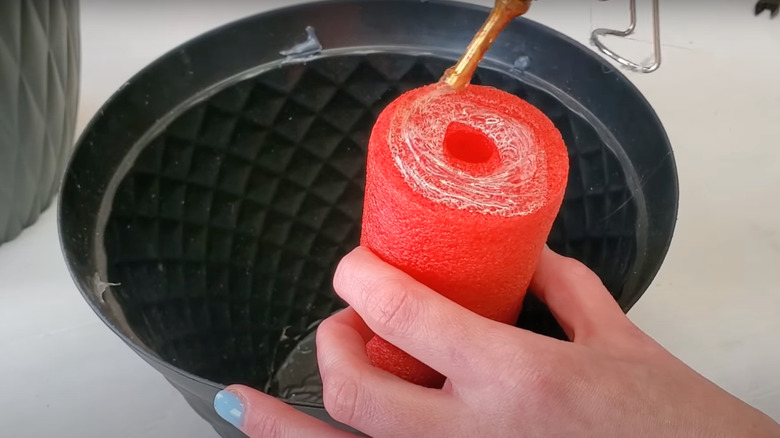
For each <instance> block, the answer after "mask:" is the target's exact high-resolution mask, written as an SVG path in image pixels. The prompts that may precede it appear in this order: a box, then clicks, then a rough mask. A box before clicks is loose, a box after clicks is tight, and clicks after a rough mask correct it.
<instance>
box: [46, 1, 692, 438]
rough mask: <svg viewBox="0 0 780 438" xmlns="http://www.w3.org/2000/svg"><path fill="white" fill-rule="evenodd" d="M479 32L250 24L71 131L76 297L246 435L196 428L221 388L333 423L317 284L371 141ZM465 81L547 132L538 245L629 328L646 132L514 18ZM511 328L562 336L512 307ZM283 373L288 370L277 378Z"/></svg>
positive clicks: (642, 226)
mask: <svg viewBox="0 0 780 438" xmlns="http://www.w3.org/2000/svg"><path fill="white" fill-rule="evenodd" d="M486 14H487V10H486V9H484V8H480V7H474V6H466V5H463V4H458V3H451V2H440V1H429V2H420V1H417V0H414V1H411V0H410V1H404V0H384V1H365V0H342V1H334V2H327V3H314V4H308V5H302V6H296V7H291V8H286V9H282V10H277V11H273V12H269V13H265V14H260V15H257V16H253V17H250V18H247V19H245V20H242V21H239V22H236V23H233V24H230V25H228V26H225V27H222V28H220V29H217V30H215V31H212V32H209V33H208V34H206V35H204V36H201V37H199V38H197V39H195V40H193V41H191V42H188V43H187V44H185V45H183V46H181V47H179V48H177V49H176V50H174V51H172V52H170V53H168V54H167V55H165V56H163V57H162V58H161V59H159V60H157V61H156V62H155V63H153V64H152V65H150V66H149V67H147V68H146V69H144V70H143V71H142V72H140V73H139V74H138V75H137V76H135V77H134V78H133V79H132V80H131V81H129V83H128V84H127V85H126V86H125V87H124V88H122V89H121V90H120V91H118V92H117V93H116V94H115V95H114V96H113V97H112V98H111V100H110V101H109V102H108V103H107V104H106V105H105V106H104V107H103V109H102V110H101V111H100V112H99V115H98V116H97V117H96V118H95V119H94V120H93V121H92V122H91V124H90V125H89V126H88V128H87V129H86V131H85V133H84V135H83V136H82V138H81V139H80V141H79V143H78V147H77V150H76V152H75V154H74V157H73V160H72V162H71V164H70V167H69V170H68V172H67V175H66V178H65V182H64V186H63V192H62V199H61V205H60V233H61V239H62V245H63V249H64V253H65V256H66V258H67V261H68V265H69V267H70V269H71V271H72V273H73V277H74V279H75V281H76V283H77V284H78V286H79V288H80V289H81V291H82V293H83V295H84V297H85V299H86V300H87V301H88V302H89V303H90V305H91V306H92V307H93V308H94V310H95V312H97V314H98V315H99V316H100V317H101V318H102V319H103V320H104V321H105V322H106V324H107V325H108V326H109V327H111V329H112V330H114V331H115V332H116V333H117V334H118V335H119V336H120V337H121V338H122V339H123V340H125V342H127V343H128V345H130V346H131V347H132V348H133V349H134V350H135V351H136V352H138V354H140V355H141V356H142V357H143V358H144V359H145V360H147V361H148V362H149V363H150V364H151V365H152V366H154V367H155V368H156V369H157V370H159V371H160V372H161V373H162V374H163V375H165V377H166V378H167V379H168V380H169V381H170V382H171V383H172V384H173V385H174V386H176V388H177V389H179V391H180V392H181V393H182V394H183V395H184V397H185V398H186V399H187V401H188V402H189V403H190V404H191V405H192V407H193V408H194V409H195V410H196V411H198V413H200V415H202V416H203V417H204V418H205V419H207V420H208V421H209V422H210V423H211V424H212V425H213V426H214V428H215V429H216V430H217V431H218V432H219V433H220V434H221V435H222V436H224V437H232V436H242V435H241V434H240V433H239V432H238V431H236V430H235V429H234V428H232V426H230V425H228V424H227V423H225V422H223V421H222V420H220V419H219V418H218V417H217V416H216V414H214V413H213V409H212V400H213V397H214V395H215V394H216V392H217V391H218V390H219V389H220V388H221V387H223V386H224V385H225V384H229V383H245V384H249V385H252V386H254V387H256V388H259V389H261V390H265V391H267V392H269V393H271V394H274V395H276V396H279V397H280V398H283V399H285V400H286V401H288V402H289V403H291V404H292V405H294V406H296V407H297V408H298V409H301V410H302V411H305V412H308V413H310V414H312V415H315V416H318V417H320V418H325V419H327V420H328V421H332V420H329V419H328V417H327V414H326V413H325V411H324V409H322V406H321V404H319V403H317V400H316V399H317V397H316V396H317V394H316V391H317V388H316V368H313V357H314V355H312V354H308V355H307V354H305V353H306V351H304V350H305V349H302V348H298V349H296V346H298V344H299V343H300V342H301V340H303V339H311V333H312V332H313V330H315V328H316V325H317V323H318V322H319V321H321V320H322V319H323V318H325V317H327V316H328V315H330V314H331V313H332V312H333V311H335V310H337V309H339V308H340V307H342V305H343V304H342V303H341V302H340V301H339V300H338V299H337V298H336V296H335V295H334V294H333V292H332V290H331V286H330V284H331V277H332V273H333V270H334V269H335V266H336V264H337V262H338V261H339V259H340V257H341V256H343V255H344V254H345V253H346V252H348V251H349V250H350V249H352V248H353V247H355V246H356V245H357V242H358V238H359V233H360V218H361V209H362V196H363V178H364V160H365V156H364V154H365V147H366V143H367V138H368V134H369V131H370V128H371V127H372V124H373V121H374V119H375V117H376V116H377V115H378V113H379V111H380V110H381V109H382V108H383V107H384V106H385V105H386V104H387V103H388V102H390V101H391V100H392V99H393V98H394V97H396V96H398V95H399V94H400V93H401V92H403V91H405V90H408V89H410V88H413V87H417V86H420V85H423V84H427V83H430V82H433V81H435V80H437V79H438V78H439V77H440V75H441V73H442V72H443V70H444V69H445V68H447V67H448V66H450V65H452V63H453V62H454V61H455V60H456V59H457V57H458V56H459V54H460V53H461V52H462V51H463V49H464V47H465V46H466V45H467V43H468V42H469V40H470V38H471V37H472V36H473V32H474V31H475V30H476V29H477V28H478V27H479V26H480V25H481V23H482V22H483V21H484V19H485V17H486ZM307 27H310V32H312V35H314V34H316V36H317V37H318V39H319V42H320V43H321V45H322V47H323V49H322V50H317V48H318V45H317V44H316V41H309V43H308V44H305V45H303V46H298V47H296V49H302V50H293V52H294V53H295V54H294V55H293V56H289V52H288V50H289V49H291V48H292V47H293V46H295V45H296V44H298V43H301V42H303V41H304V40H305V38H306V36H307V33H306V29H307ZM310 49H314V50H313V51H309V50H310ZM281 52H285V53H287V54H288V56H285V55H282V54H281ZM476 82H478V83H482V84H489V85H493V86H495V87H498V88H501V89H504V90H507V91H510V92H513V93H516V94H518V95H519V96H521V97H523V98H524V99H526V100H528V101H530V102H531V103H533V104H535V105H536V106H538V107H539V108H540V109H541V110H543V111H544V112H545V113H546V114H547V115H548V116H549V117H550V118H551V119H552V120H553V121H554V122H555V123H556V125H557V126H558V128H559V129H560V130H561V132H562V133H563V136H564V139H565V141H566V143H567V145H568V147H569V150H570V155H571V175H570V179H569V187H568V190H567V193H566V200H565V203H564V205H563V208H562V211H561V214H560V216H559V218H558V220H557V222H556V224H555V226H554V230H553V232H552V235H551V236H550V241H549V243H550V246H551V247H552V248H553V249H555V250H558V251H559V252H562V253H564V254H567V255H570V256H573V257H576V258H578V259H580V260H582V261H583V262H585V263H586V264H587V265H588V266H590V267H591V268H593V269H594V270H595V271H596V272H597V273H598V274H599V275H600V276H601V278H602V279H603V280H604V282H605V284H606V285H607V286H608V288H609V290H610V291H611V292H612V293H613V295H614V296H615V298H616V299H617V300H618V302H619V303H620V304H621V306H622V307H623V309H624V310H626V311H627V310H628V309H629V308H630V307H631V306H632V305H633V304H634V303H635V302H636V300H637V299H639V297H640V296H641V295H642V293H643V292H644V291H645V290H646V289H647V287H648V285H649V284H650V282H651V280H652V279H653V277H654V276H655V274H656V272H657V270H658V269H659V267H660V265H661V263H662V261H663V259H664V256H665V254H666V251H667V248H668V246H669V243H670V240H671V238H672V232H673V228H674V223H675V217H676V212H677V198H678V192H677V176H676V170H675V164H674V159H673V155H672V151H671V147H670V145H669V141H668V139H667V137H666V134H665V132H664V130H663V128H662V126H661V124H660V122H659V120H658V118H657V117H656V115H655V113H654V112H653V110H652V109H651V108H650V106H649V105H648V103H647V102H646V101H645V99H644V98H643V97H642V96H641V95H640V93H639V92H638V91H637V90H636V88H634V87H633V86H632V85H631V84H630V83H629V81H628V80H627V79H626V78H625V77H624V76H623V75H622V74H620V73H619V72H618V71H616V70H615V69H614V68H613V67H612V66H610V65H609V64H608V63H607V62H605V61H604V60H602V59H601V58H599V57H598V56H597V55H596V54H594V53H592V52H591V51H590V50H589V49H587V48H585V47H582V46H581V45H579V44H577V43H575V42H573V41H572V40H570V39H568V38H566V37H564V36H563V35H560V34H558V33H556V32H554V31H552V30H550V29H548V28H546V27H543V26H540V25H538V24H536V23H533V22H532V21H529V20H525V19H521V20H516V21H515V22H513V23H512V24H511V25H510V26H509V27H508V28H507V30H506V31H505V32H504V33H503V34H502V35H501V37H500V38H499V39H498V41H497V42H496V44H495V45H494V48H493V49H492V50H491V51H490V52H489V54H488V58H487V59H486V61H485V62H484V63H483V66H482V68H481V69H480V70H479V72H478V74H477V77H476ZM518 324H519V325H521V326H523V327H528V328H531V329H532V330H535V331H537V332H540V333H544V334H547V335H550V336H556V337H561V336H563V335H562V332H561V330H560V327H558V325H557V324H556V323H555V321H554V320H553V318H552V317H551V315H550V314H549V312H548V311H547V310H546V309H545V308H544V307H543V306H542V305H540V304H539V303H538V302H535V301H531V300H530V299H529V302H528V303H527V306H526V307H525V310H524V312H523V315H522V316H521V319H520V321H518ZM307 336H308V338H307ZM291 354H294V355H299V356H298V357H299V361H298V362H297V363H298V365H297V367H296V366H294V367H292V368H293V369H290V368H289V367H287V368H284V367H282V365H283V363H284V362H285V360H287V358H288V357H289V356H290V355H291ZM280 367H282V368H283V370H282V371H280ZM307 379H311V380H307ZM296 380H298V381H297V382H296ZM290 381H292V386H298V387H301V388H303V389H302V390H301V391H297V392H296V391H294V390H293V391H291V390H290ZM307 385H308V386H310V388H308V389H309V390H310V391H309V392H312V391H313V392H314V394H305V392H306V391H305V390H306V389H307V388H306V387H307ZM301 388H298V389H301ZM312 388H313V389H312ZM293 389H295V388H293Z"/></svg>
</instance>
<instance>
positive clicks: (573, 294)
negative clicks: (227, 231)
mask: <svg viewBox="0 0 780 438" xmlns="http://www.w3.org/2000/svg"><path fill="white" fill-rule="evenodd" d="M334 285H335V289H336V292H337V293H338V294H339V295H340V296H341V297H342V298H343V299H344V300H345V301H347V303H349V305H350V307H349V308H347V309H345V310H343V311H341V312H339V313H337V314H336V315H334V316H332V317H330V318H328V319H327V320H325V321H323V323H322V324H321V325H320V327H319V329H318V331H317V355H318V362H319V367H320V373H321V375H322V380H323V397H324V402H325V408H326V410H327V411H328V413H329V414H330V415H331V416H332V417H333V418H334V419H335V420H337V421H339V422H341V423H344V424H347V425H349V426H351V427H353V428H355V429H357V430H360V431H362V432H364V433H366V434H368V435H370V436H373V437H375V438H382V437H405V436H408V437H423V436H424V437H480V436H485V437H559V436H560V437H575V436H576V437H626V436H631V437H736V436H739V437H780V426H778V424H777V423H775V422H774V421H772V420H771V419H770V418H769V417H767V416H766V415H764V414H762V413H761V412H759V411H757V410H755V409H753V408H752V407H750V406H748V405H747V404H745V403H743V402H742V401H740V400H738V399H737V398H735V397H733V396H731V395H729V394H728V393H726V392H725V391H723V390H722V389H720V388H718V387H717V386H716V385H714V384H713V383H711V382H710V381H708V380H706V379H705V378H703V377H702V376H700V375H699V374H697V373H696V372H694V371H693V370H692V369H690V368H689V367H687V366H686V365H685V364H683V363H682V362H681V361H679V360H678V359H676V358H675V357H674V356H672V355H671V354H670V353H669V352H667V351H666V350H664V349H663V348H662V347H661V346H660V345H659V344H657V343H656V342H654V341H653V340H652V339H651V338H650V337H648V336H647V335H645V334H644V333H643V332H641V331H640V330H639V329H638V328H637V327H636V326H635V325H634V324H632V323H631V321H630V320H629V319H628V318H627V317H626V316H625V315H624V314H623V312H622V311H621V309H620V308H619V307H618V305H617V303H616V302H615V301H614V299H613V298H612V297H611V296H610V295H609V293H608V292H607V290H606V289H605V288H604V286H603V285H602V284H601V282H600V280H599V279H598V277H597V276H596V275H595V274H594V273H592V272H591V271H590V270H588V269H587V268H586V267H584V266H583V265H582V264H580V263H578V262H576V261H574V260H571V259H568V258H565V257H562V256H559V255H557V254H555V253H554V252H552V251H550V250H545V252H544V254H543V255H542V258H541V261H540V264H539V268H538V270H537V272H536V274H535V277H534V279H533V281H532V284H531V291H532V292H533V293H535V294H536V295H537V296H538V297H539V298H540V299H541V300H542V301H544V302H545V303H546V304H547V306H548V307H549V308H550V310H551V311H552V313H553V314H554V315H555V317H556V319H557V320H558V321H559V323H560V324H561V326H562V327H563V328H564V330H565V331H566V333H567V335H568V337H569V339H571V340H572V342H565V341H559V340H556V339H552V338H549V337H545V336H541V335H538V334H535V333H532V332H529V331H525V330H522V329H519V328H515V327H512V326H509V325H506V324H501V323H497V322H495V321H491V320H488V319H486V318H483V317H480V316H478V315H476V314H474V313H472V312H470V311H468V310H466V309H464V308H462V307H460V306H458V305H457V304H455V303H453V302H452V301H449V300H447V299H445V298H444V297H442V296H441V295H439V294H437V293H435V292H434V291H432V290H430V289H428V288H427V287H425V286H423V285H422V284H420V283H418V282H416V281H415V280H413V279H412V278H411V277H409V276H407V275H406V274H404V273H402V272H400V271H398V270H396V269H394V268H393V267H391V266H389V265H387V264H385V263H384V262H382V261H381V260H379V259H378V258H377V257H376V256H374V255H373V254H372V253H371V252H370V251H368V250H366V249H364V248H358V249H356V250H355V251H353V252H352V253H351V254H349V255H348V256H347V257H345V258H344V260H343V261H342V263H341V265H340V266H339V269H338V270H337V273H336V276H335V280H334ZM374 333H376V334H377V335H379V336H381V337H382V338H384V339H386V340H388V341H389V342H391V343H393V344H395V345H397V346H398V347H400V348H401V349H403V350H405V351H407V352H408V353H410V354H411V355H412V356H415V357H416V358H418V359H420V360H421V361H423V362H424V363H426V364H428V365H429V366H431V367H432V368H434V369H436V370H437V371H439V372H441V373H442V374H444V375H445V376H447V378H448V379H447V382H446V384H445V385H444V388H442V389H429V388H423V387H420V386H416V385H413V384H411V383H408V382H406V381H404V380H401V379H400V378H397V377H396V376H394V375H392V374H390V373H388V372H385V371H383V370H380V369H378V368H375V367H372V366H371V365H370V363H369V360H368V358H367V356H366V352H365V344H366V342H367V341H368V340H369V339H370V338H371V336H372V335H373V334H374ZM227 391H228V392H223V393H221V395H219V396H218V397H217V400H216V401H215V407H217V411H218V412H220V413H223V412H229V411H230V410H231V409H230V408H235V409H233V411H234V413H233V415H230V414H226V415H223V416H225V417H226V418H228V419H232V421H233V423H234V424H236V425H237V426H238V427H240V428H241V430H243V431H244V432H245V433H246V434H247V435H249V436H250V437H252V438H260V437H263V438H266V437H270V438H282V437H285V438H299V437H300V438H303V437H324V438H347V437H355V435H353V434H350V433H348V432H345V431H342V430H339V429H336V428H335V427H333V426H330V425H327V424H325V423H322V422H320V421H319V420H316V419H314V418H312V417H309V416H307V415H305V414H303V413H300V412H298V411H296V410H295V409H293V408H292V407H290V406H288V405H286V404H284V403H281V402H280V401H278V400H276V399H274V398H273V397H270V396H268V395H265V394H262V393H260V392H258V391H255V390H253V389H250V388H247V387H243V386H233V387H229V388H227Z"/></svg>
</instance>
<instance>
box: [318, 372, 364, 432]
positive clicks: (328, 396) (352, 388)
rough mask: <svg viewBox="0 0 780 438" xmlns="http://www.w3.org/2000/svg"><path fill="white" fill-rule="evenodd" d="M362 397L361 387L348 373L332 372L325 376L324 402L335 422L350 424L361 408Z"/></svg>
mask: <svg viewBox="0 0 780 438" xmlns="http://www.w3.org/2000/svg"><path fill="white" fill-rule="evenodd" d="M360 396H361V389H360V385H359V384H358V382H357V381H356V380H355V379H353V378H351V377H349V376H347V375H346V373H343V372H339V371H335V370H331V372H329V373H327V374H326V375H323V390H322V401H323V405H324V406H325V410H326V411H328V414H329V415H330V416H331V417H332V418H333V419H334V420H336V421H338V422H340V423H344V424H350V423H351V422H352V421H353V419H354V418H355V416H356V413H357V409H358V406H360Z"/></svg>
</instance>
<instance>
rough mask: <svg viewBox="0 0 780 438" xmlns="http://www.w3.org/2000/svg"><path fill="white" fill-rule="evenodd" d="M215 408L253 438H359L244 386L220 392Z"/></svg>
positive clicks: (215, 401) (230, 387) (215, 399)
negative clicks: (314, 437)
mask: <svg viewBox="0 0 780 438" xmlns="http://www.w3.org/2000/svg"><path fill="white" fill-rule="evenodd" d="M214 409H215V410H216V411H217V413H218V414H219V415H220V417H222V418H223V419H225V420H227V421H228V422H230V423H231V424H233V425H234V426H236V427H237V428H239V429H240V430H241V431H242V432H244V433H245V434H246V435H248V436H249V437H250V438H310V437H313V436H316V437H322V438H356V435H353V434H351V433H349V432H345V431H343V430H339V429H336V428H335V427H333V426H331V425H329V424H326V423H323V422H322V421H319V420H317V419H315V418H313V417H311V416H309V415H306V414H304V413H303V412H299V411H297V410H295V409H294V408H293V407H292V406H289V405H287V404H286V403H284V402H282V401H280V400H277V399H275V398H274V397H271V396H270V395H267V394H264V393H262V392H260V391H257V390H254V389H252V388H249V387H247V386H243V385H233V386H229V387H227V388H226V389H225V390H224V391H220V392H219V393H218V394H217V396H216V398H214Z"/></svg>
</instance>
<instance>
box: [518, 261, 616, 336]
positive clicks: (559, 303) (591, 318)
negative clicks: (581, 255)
mask: <svg viewBox="0 0 780 438" xmlns="http://www.w3.org/2000/svg"><path fill="white" fill-rule="evenodd" d="M531 291H532V292H533V293H534V294H535V295H536V296H538V297H539V299H540V300H542V301H543V302H544V303H545V304H547V307H549V309H550V311H551V312H552V314H553V315H554V316H555V319H557V320H558V323H559V324H560V325H561V327H562V328H563V329H564V331H565V332H566V335H567V336H568V337H569V339H571V340H572V341H574V340H576V339H578V338H579V339H580V340H581V339H584V338H588V337H592V336H597V335H598V336H602V335H608V334H610V333H611V332H614V331H615V330H620V329H621V328H625V327H626V326H627V325H631V323H630V321H629V320H628V318H626V316H625V314H624V313H623V311H622V310H621V309H620V306H619V305H618V304H617V302H616V301H615V299H614V298H613V297H612V295H610V293H609V291H607V289H606V288H605V287H604V284H603V283H602V282H601V280H600V279H599V277H598V276H597V275H596V274H595V273H593V271H591V270H590V269H588V268H587V267H586V266H585V265H583V264H582V263H580V262H578V261H576V260H574V259H571V258H568V257H564V256H561V255H558V254H556V253H555V252H553V251H552V250H550V249H548V248H545V249H544V251H543V252H542V257H541V259H540V261H539V266H538V268H537V270H536V273H535V274H534V277H533V280H532V281H531Z"/></svg>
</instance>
